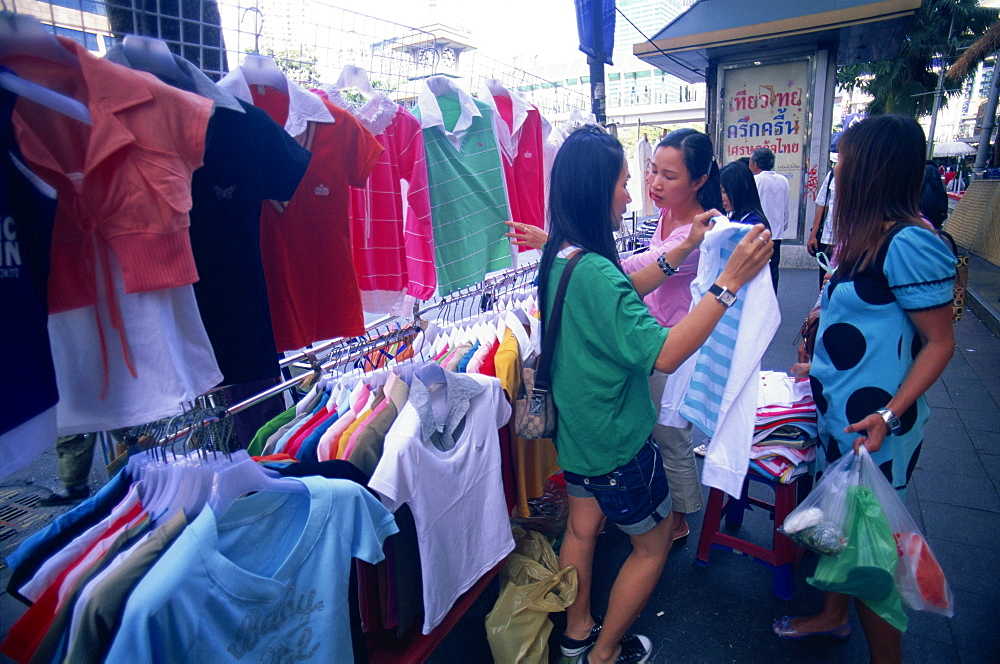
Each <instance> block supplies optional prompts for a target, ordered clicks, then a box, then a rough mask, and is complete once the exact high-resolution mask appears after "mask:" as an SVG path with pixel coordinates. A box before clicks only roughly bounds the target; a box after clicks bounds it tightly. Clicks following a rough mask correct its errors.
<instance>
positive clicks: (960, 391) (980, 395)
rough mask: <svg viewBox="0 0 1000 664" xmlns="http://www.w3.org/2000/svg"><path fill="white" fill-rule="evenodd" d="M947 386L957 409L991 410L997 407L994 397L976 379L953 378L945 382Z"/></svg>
mask: <svg viewBox="0 0 1000 664" xmlns="http://www.w3.org/2000/svg"><path fill="white" fill-rule="evenodd" d="M945 386H946V387H947V389H948V394H949V395H950V396H951V398H952V401H953V402H954V404H955V407H956V408H982V409H990V408H996V407H997V403H996V401H994V400H993V395H991V394H990V393H989V390H987V389H986V387H985V386H984V385H983V382H982V381H981V380H979V379H978V378H976V377H972V378H953V379H950V380H947V381H945Z"/></svg>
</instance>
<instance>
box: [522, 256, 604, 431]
mask: <svg viewBox="0 0 1000 664" xmlns="http://www.w3.org/2000/svg"><path fill="white" fill-rule="evenodd" d="M586 253H587V252H586V251H578V252H577V253H576V255H575V256H573V258H571V259H570V260H569V264H568V265H567V266H566V269H565V270H564V271H563V273H562V277H561V278H560V279H559V288H558V290H557V291H556V299H555V302H554V303H553V306H552V316H551V320H549V321H548V322H547V323H546V325H545V327H544V329H543V331H542V352H541V353H540V354H539V355H538V357H537V358H535V366H533V367H528V366H525V367H523V368H522V369H521V388H520V390H518V394H517V400H516V401H515V402H514V426H515V427H516V429H517V435H518V436H520V437H521V438H525V439H528V440H534V439H538V438H552V437H553V436H554V435H555V433H556V418H557V417H558V413H557V412H556V404H555V401H554V400H553V398H552V383H551V379H552V376H551V370H552V356H553V355H554V354H555V351H556V339H557V338H558V337H559V327H560V324H561V323H562V308H563V301H564V300H565V299H566V288H567V286H569V277H570V275H571V274H572V273H573V268H575V267H576V264H577V263H579V262H580V259H581V258H583V256H584V254H586ZM543 306H544V303H543Z"/></svg>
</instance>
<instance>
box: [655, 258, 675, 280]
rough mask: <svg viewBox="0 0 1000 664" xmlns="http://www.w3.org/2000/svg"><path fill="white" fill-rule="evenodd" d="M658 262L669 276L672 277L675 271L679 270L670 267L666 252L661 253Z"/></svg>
mask: <svg viewBox="0 0 1000 664" xmlns="http://www.w3.org/2000/svg"><path fill="white" fill-rule="evenodd" d="M656 264H657V265H659V266H660V269H661V270H663V274H665V275H666V276H668V277H672V276H673V275H674V273H675V272H677V268H675V267H670V263H668V262H667V255H666V254H660V257H659V258H657V259H656Z"/></svg>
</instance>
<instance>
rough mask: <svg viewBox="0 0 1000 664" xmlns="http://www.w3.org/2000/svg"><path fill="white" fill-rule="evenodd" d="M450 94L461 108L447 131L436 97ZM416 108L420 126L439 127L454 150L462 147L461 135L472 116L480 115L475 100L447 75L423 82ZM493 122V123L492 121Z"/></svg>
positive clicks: (470, 123)
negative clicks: (456, 98) (418, 112)
mask: <svg viewBox="0 0 1000 664" xmlns="http://www.w3.org/2000/svg"><path fill="white" fill-rule="evenodd" d="M447 94H452V95H455V96H456V97H458V103H459V106H460V108H461V109H462V113H461V115H459V117H458V122H456V123H455V127H454V129H452V130H451V131H448V128H447V127H445V126H444V117H443V116H442V114H441V106H440V105H438V97H441V96H443V95H447ZM417 108H419V109H420V127H421V128H422V129H429V128H431V127H440V128H441V133H443V134H444V135H445V137H446V138H447V139H448V142H449V143H451V145H452V147H454V148H455V149H456V150H461V148H462V136H464V135H465V131H466V130H467V129H468V128H469V127H470V126H471V125H472V118H474V117H477V116H481V115H482V113H480V112H479V109H478V108H477V107H476V102H475V100H473V98H472V95H470V94H469V93H468V92H466V91H465V90H463V89H462V88H460V87H459V86H458V85H457V84H456V83H455V82H454V81H453V80H451V79H450V78H448V77H447V76H431V77H430V78H429V79H427V80H426V81H425V82H424V89H423V91H422V92H421V93H420V97H418V98H417ZM494 124H495V123H494Z"/></svg>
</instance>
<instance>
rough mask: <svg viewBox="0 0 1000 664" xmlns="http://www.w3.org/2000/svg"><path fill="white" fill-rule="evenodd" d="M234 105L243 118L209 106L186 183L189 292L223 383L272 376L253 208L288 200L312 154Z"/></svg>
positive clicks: (260, 114)
mask: <svg viewBox="0 0 1000 664" xmlns="http://www.w3.org/2000/svg"><path fill="white" fill-rule="evenodd" d="M240 105H241V106H242V107H243V109H244V110H245V111H246V112H245V113H237V112H236V111H233V110H231V109H227V108H219V107H217V108H216V109H215V113H214V114H213V116H212V119H211V121H210V122H209V126H208V142H207V145H206V147H205V163H204V166H202V167H201V168H199V169H198V170H197V171H195V173H194V178H193V184H192V190H193V192H192V195H193V199H194V207H193V208H192V209H191V246H192V250H193V252H194V260H195V264H196V265H197V267H198V277H199V279H198V281H197V282H196V283H195V284H194V293H195V297H196V298H197V300H198V309H199V311H200V312H201V318H202V321H203V322H204V324H205V330H206V331H207V332H208V338H209V339H210V340H211V342H212V348H213V349H214V350H215V358H216V360H218V362H219V369H220V370H221V371H222V375H223V377H224V378H223V384H225V385H230V384H234V383H246V382H251V381H259V380H264V379H267V378H273V377H275V376H277V375H278V373H279V371H278V360H277V357H278V353H277V350H276V348H275V345H274V333H273V331H272V329H271V312H270V309H269V307H268V302H267V285H266V283H265V281H264V268H263V267H262V265H261V259H260V210H261V205H262V204H263V203H264V201H266V200H276V201H287V200H289V199H290V198H292V195H293V194H294V193H295V189H296V187H298V184H299V181H300V180H301V179H302V176H303V175H304V174H305V171H306V166H307V165H308V164H309V158H310V156H311V155H310V153H309V151H308V150H306V149H305V148H303V147H302V146H300V145H299V144H298V143H296V142H295V140H294V139H293V138H292V137H291V136H289V135H288V133H287V132H286V131H285V130H284V129H283V128H282V127H280V126H278V125H277V124H276V123H275V122H274V121H273V120H272V119H271V118H270V117H269V116H268V115H267V113H265V112H264V111H262V110H260V109H259V108H256V107H254V106H252V105H251V104H247V103H244V102H242V101H241V102H240ZM268 205H270V203H268Z"/></svg>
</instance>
